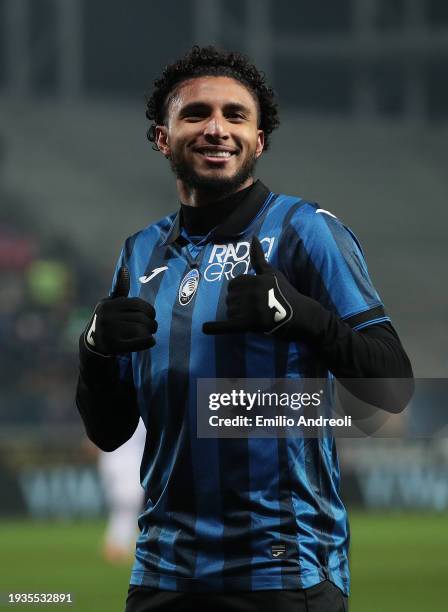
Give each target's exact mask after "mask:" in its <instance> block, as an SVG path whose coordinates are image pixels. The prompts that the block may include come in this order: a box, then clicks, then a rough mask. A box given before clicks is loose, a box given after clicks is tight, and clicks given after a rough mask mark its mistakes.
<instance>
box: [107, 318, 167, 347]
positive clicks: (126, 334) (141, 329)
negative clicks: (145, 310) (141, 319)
mask: <svg viewBox="0 0 448 612" xmlns="http://www.w3.org/2000/svg"><path fill="white" fill-rule="evenodd" d="M98 332H99V335H100V337H101V338H104V340H105V342H106V343H109V342H110V343H116V342H121V340H129V339H131V338H136V337H141V338H144V337H146V336H149V335H151V334H154V333H155V332H156V325H155V321H149V322H147V323H145V324H143V325H142V324H141V323H135V322H132V323H128V322H127V321H120V322H119V323H112V324H110V325H107V324H106V325H104V326H102V327H100V329H99V330H98Z"/></svg>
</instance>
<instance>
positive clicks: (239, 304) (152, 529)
mask: <svg viewBox="0 0 448 612" xmlns="http://www.w3.org/2000/svg"><path fill="white" fill-rule="evenodd" d="M146 116H147V118H148V119H149V121H150V122H151V127H150V129H149V131H148V137H149V140H150V141H151V142H152V143H154V148H155V149H156V150H157V151H159V152H160V153H161V154H162V155H164V156H165V158H166V159H167V160H169V163H170V166H171V169H172V171H173V173H174V176H175V179H176V185H177V190H178V194H179V200H180V207H178V211H177V212H176V213H175V214H172V215H170V216H168V217H165V218H164V219H162V220H161V221H159V222H157V223H154V224H151V225H149V226H148V227H146V228H145V229H143V230H141V231H139V232H137V233H136V234H134V235H133V236H131V237H130V238H128V239H127V240H126V242H125V244H124V247H123V249H122V252H121V255H120V257H119V260H118V263H117V267H116V272H115V276H114V279H113V282H112V291H111V294H110V296H109V297H107V298H105V299H103V300H101V301H100V302H99V304H98V305H97V307H96V308H95V311H94V314H93V316H92V319H91V321H90V322H89V324H88V325H87V328H86V331H85V333H84V334H83V335H82V336H81V338H80V377H79V383H78V389H77V405H78V408H79V411H80V413H81V416H82V418H83V420H84V423H85V427H86V431H87V434H88V436H89V437H90V439H91V440H92V441H93V442H94V443H95V444H97V445H98V446H99V447H100V448H102V449H104V450H106V451H108V450H113V449H115V448H117V447H118V446H120V445H121V444H123V443H124V442H125V441H126V440H127V439H128V438H129V437H130V436H131V435H132V433H133V431H134V430H135V428H136V426H137V422H138V420H139V417H140V416H141V417H142V419H143V421H144V422H145V425H146V429H147V438H146V446H145V451H144V456H143V460H142V466H141V477H142V484H143V487H144V489H145V509H144V511H143V513H142V514H141V516H140V518H139V526H140V536H139V537H138V540H137V548H136V558H135V563H134V567H133V570H132V575H131V580H130V588H129V593H128V599H127V604H126V611H127V612H143V611H145V612H146V611H153V610H154V611H156V610H193V609H196V608H197V607H199V608H200V607H201V606H207V608H208V609H213V610H214V611H217V610H229V611H232V610H234V611H237V610H247V611H249V610H254V611H255V610H257V611H265V610H269V611H272V610H276V611H277V612H289V611H293V610H294V612H301V611H305V610H306V611H308V612H314V611H316V612H317V611H319V612H330V611H331V612H339V611H343V610H346V609H347V597H348V594H349V568H348V558H347V555H348V545H349V533H348V525H347V514H346V510H345V508H344V505H343V503H342V500H341V497H340V494H339V471H338V462H337V454H336V448H335V443H334V439H333V438H332V437H331V436H326V437H321V438H309V439H304V438H300V437H286V438H280V437H277V438H270V439H266V438H264V439H261V438H257V439H254V438H250V439H233V438H232V439H220V438H213V439H211V438H198V437H197V435H196V399H197V398H196V381H197V379H198V378H244V377H246V378H285V377H290V378H291V377H293V378H294V377H295V378H300V377H306V378H314V377H319V378H328V377H329V378H331V377H336V378H344V379H345V378H347V379H348V378H354V379H360V378H363V377H375V378H386V377H389V378H392V377H412V370H411V366H410V363H409V360H408V358H407V356H406V353H405V351H404V349H403V347H402V345H401V343H400V340H399V338H398V336H397V333H396V332H395V330H394V328H393V327H392V324H391V322H390V319H389V316H388V315H387V314H386V312H385V310H384V307H383V304H382V302H381V300H380V297H379V296H378V293H377V292H376V290H375V288H374V287H373V285H372V282H371V280H370V278H369V274H368V271H367V267H366V264H365V260H364V256H363V253H362V250H361V247H360V245H359V243H358V241H357V239H356V238H355V236H354V235H353V234H352V232H351V231H350V230H349V229H347V228H346V227H345V226H344V225H343V224H342V223H341V222H340V221H339V220H338V219H337V218H336V217H335V216H334V215H333V214H331V213H329V212H327V211H325V210H322V209H321V208H319V206H318V205H316V204H314V203H312V202H308V201H305V200H303V199H301V198H300V197H298V196H289V195H285V194H281V193H273V192H272V191H271V190H270V189H269V188H267V187H266V186H265V185H264V184H263V183H262V182H261V181H260V180H255V179H254V171H255V166H256V162H257V160H258V159H259V157H260V156H261V155H262V154H263V153H264V151H266V150H267V149H268V148H269V145H270V138H271V133H272V132H273V130H274V129H275V128H277V127H278V125H279V118H278V111H277V106H276V103H275V99H274V95H273V91H272V89H271V88H270V87H269V86H268V85H267V84H266V82H265V79H264V76H263V75H262V74H261V73H260V72H259V71H258V70H257V68H256V67H255V66H253V65H252V64H250V63H249V61H248V60H247V59H246V58H245V57H244V56H241V55H240V54H237V53H228V52H224V51H219V50H217V49H215V48H214V47H204V48H200V47H193V48H192V49H191V51H190V52H189V53H188V54H187V55H186V56H184V57H183V58H182V59H180V60H179V61H177V62H176V63H174V64H172V65H169V66H167V67H166V68H165V70H164V71H163V74H162V76H161V78H160V79H158V80H157V81H155V83H154V90H153V92H152V95H151V96H150V97H149V98H148V101H147V110H146ZM156 319H157V322H156ZM379 384H381V383H379ZM384 385H385V387H384V388H383V389H382V393H379V396H378V397H380V396H383V397H386V398H388V400H387V401H385V402H384V405H382V406H381V407H382V408H385V409H387V410H389V411H399V410H401V409H402V408H403V406H404V403H403V401H402V400H403V398H400V397H396V398H395V397H392V396H389V393H388V392H389V391H390V394H393V389H392V388H391V389H388V387H387V382H384ZM357 394H358V395H362V391H360V390H359V389H358V390H357ZM377 403H378V402H377ZM380 403H381V402H380Z"/></svg>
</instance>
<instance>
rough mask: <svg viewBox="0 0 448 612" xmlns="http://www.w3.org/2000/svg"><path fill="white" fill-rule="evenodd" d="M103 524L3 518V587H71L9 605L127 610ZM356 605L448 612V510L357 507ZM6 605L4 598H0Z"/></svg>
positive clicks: (357, 610)
mask: <svg viewBox="0 0 448 612" xmlns="http://www.w3.org/2000/svg"><path fill="white" fill-rule="evenodd" d="M103 527H104V525H103V523H100V522H97V523H73V524H72V523H40V522H36V523H34V522H29V521H26V522H17V521H15V522H5V521H4V522H1V523H0V568H1V571H0V593H1V594H2V597H3V601H4V598H5V594H6V593H9V592H29V593H30V592H31V593H32V592H38V593H41V592H47V593H48V592H53V593H54V592H60V593H61V592H71V593H73V594H74V604H73V605H71V606H68V605H66V606H60V605H56V604H52V605H51V606H34V605H30V604H27V605H15V606H1V607H2V609H5V610H6V609H7V608H9V609H14V608H15V609H20V610H24V609H28V610H29V609H37V607H38V608H39V609H40V610H43V609H58V610H61V609H64V608H65V609H72V610H76V611H77V612H123V610H124V601H125V596H126V591H127V585H128V580H129V574H130V568H127V567H120V568H117V567H113V566H109V565H107V564H105V563H104V562H103V561H102V559H101V555H100V553H99V550H100V547H101V537H102V531H103ZM351 531H352V547H351V567H352V582H353V593H352V598H351V608H350V612H401V611H403V612H421V610H431V612H445V611H446V610H447V601H448V578H447V575H448V561H447V558H448V517H447V516H446V515H428V514H427V515H396V514H390V515H384V514H381V515H380V514H378V515H376V514H370V515H366V514H353V513H352V514H351ZM0 605H1V604H0Z"/></svg>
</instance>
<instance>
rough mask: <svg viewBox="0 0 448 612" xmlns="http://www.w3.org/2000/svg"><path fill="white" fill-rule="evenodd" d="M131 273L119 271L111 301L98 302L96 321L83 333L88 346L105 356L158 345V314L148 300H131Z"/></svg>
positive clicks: (94, 318) (91, 321)
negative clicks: (156, 335)
mask: <svg viewBox="0 0 448 612" xmlns="http://www.w3.org/2000/svg"><path fill="white" fill-rule="evenodd" d="M129 284H130V283H129V270H128V269H127V267H126V266H122V267H121V268H120V269H119V271H118V276H117V282H116V285H115V289H114V291H113V292H112V295H111V296H110V297H107V298H105V299H103V300H101V301H100V302H98V304H97V306H96V308H95V311H94V313H93V316H92V319H91V320H90V322H89V324H88V325H87V327H86V329H85V331H84V332H83V336H84V342H85V345H86V346H87V347H88V348H89V349H90V350H92V351H94V352H96V353H99V354H101V355H104V356H107V357H109V356H113V355H117V354H119V353H131V352H134V351H143V350H145V349H148V348H151V347H152V346H154V344H155V343H156V341H155V339H154V337H153V335H152V334H154V333H155V332H156V330H157V321H156V320H155V316H156V312H155V310H154V308H153V307H152V306H151V304H149V303H148V302H145V300H142V299H141V298H138V297H134V298H129V297H127V296H128V293H129Z"/></svg>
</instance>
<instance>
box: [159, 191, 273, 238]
mask: <svg viewBox="0 0 448 612" xmlns="http://www.w3.org/2000/svg"><path fill="white" fill-rule="evenodd" d="M269 195H270V191H269V189H268V188H267V187H266V186H265V185H264V184H263V183H262V182H261V181H260V180H257V181H256V183H255V185H254V188H253V189H251V190H250V192H249V194H248V195H247V197H245V198H244V199H243V200H242V201H241V203H240V205H239V206H238V207H237V208H236V209H235V210H234V211H233V212H232V213H231V214H230V215H229V216H228V217H227V218H226V219H225V220H224V221H223V222H222V223H221V224H220V225H218V226H217V227H216V228H215V229H214V230H212V231H211V232H210V234H209V238H210V239H211V240H212V241H213V242H215V241H216V240H222V239H225V238H232V237H234V236H238V235H239V234H241V233H243V232H244V230H245V229H246V228H247V227H248V226H249V225H250V223H251V221H253V220H254V218H255V217H256V216H257V213H258V212H259V211H260V210H261V208H262V207H263V205H264V204H265V202H266V200H267V198H268V197H269ZM180 212H181V211H180V210H179V211H178V213H177V214H176V216H175V217H174V219H173V222H172V224H171V227H170V229H169V230H168V234H167V235H166V238H165V239H164V240H163V242H162V245H167V244H172V243H173V242H175V241H176V240H177V239H178V238H179V236H180V235H181V229H182V227H181V214H180Z"/></svg>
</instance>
